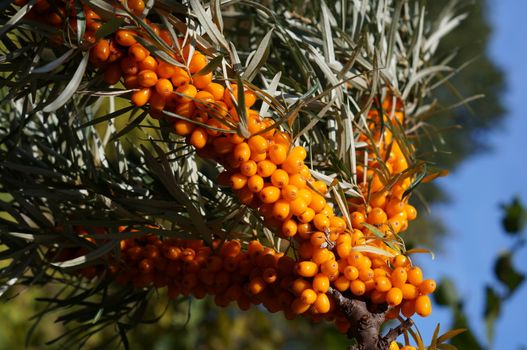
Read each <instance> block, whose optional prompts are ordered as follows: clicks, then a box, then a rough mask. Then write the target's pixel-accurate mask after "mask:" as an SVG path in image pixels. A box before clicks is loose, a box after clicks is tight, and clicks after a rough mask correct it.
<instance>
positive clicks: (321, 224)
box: [313, 214, 329, 231]
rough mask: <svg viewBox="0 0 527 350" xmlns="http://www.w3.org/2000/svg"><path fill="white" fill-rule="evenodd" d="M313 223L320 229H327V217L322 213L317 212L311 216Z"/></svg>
mask: <svg viewBox="0 0 527 350" xmlns="http://www.w3.org/2000/svg"><path fill="white" fill-rule="evenodd" d="M313 224H314V225H315V227H316V228H317V229H318V230H320V231H325V230H328V229H329V218H328V217H327V216H326V215H324V214H317V215H315V217H314V218H313Z"/></svg>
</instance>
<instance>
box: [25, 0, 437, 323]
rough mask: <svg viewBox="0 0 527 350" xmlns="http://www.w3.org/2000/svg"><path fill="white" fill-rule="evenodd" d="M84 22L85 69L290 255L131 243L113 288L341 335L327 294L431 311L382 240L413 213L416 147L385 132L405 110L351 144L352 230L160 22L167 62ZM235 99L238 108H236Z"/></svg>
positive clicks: (297, 153) (385, 111) (136, 37)
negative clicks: (187, 148)
mask: <svg viewBox="0 0 527 350" xmlns="http://www.w3.org/2000/svg"><path fill="white" fill-rule="evenodd" d="M23 2H24V1H17V3H23ZM37 3H38V4H41V5H39V6H42V8H40V9H39V8H37V9H36V10H35V11H42V13H46V11H48V12H47V13H48V14H49V13H51V12H53V13H56V12H57V11H59V10H60V11H62V12H61V13H60V16H59V17H60V18H61V21H60V23H59V21H56V22H57V23H55V24H54V25H56V26H62V25H63V23H64V20H66V19H67V16H65V14H66V13H68V11H66V10H65V8H68V6H66V4H70V3H69V2H68V3H64V6H65V7H64V9H61V8H60V6H59V7H57V6H54V7H48V8H45V6H44V5H45V4H47V2H46V0H42V1H38V2H37ZM57 3H59V4H60V2H57ZM131 3H132V2H131V1H129V2H128V7H129V8H130V9H131V10H132V11H134V12H136V13H140V12H142V10H143V9H144V3H143V2H142V1H141V0H139V1H134V2H133V4H131ZM42 4H44V5H42ZM48 5H49V4H48ZM132 5H133V6H132ZM70 6H71V5H70ZM50 11H51V12H50ZM85 15H86V18H87V28H88V30H87V31H86V34H85V41H86V42H87V43H91V44H92V45H91V46H90V48H89V50H90V62H91V64H92V65H93V67H95V68H98V69H100V70H101V71H102V72H103V75H104V80H105V82H106V83H107V84H110V85H114V84H118V83H122V84H123V85H124V86H125V87H127V88H129V89H133V92H132V94H131V97H130V100H131V102H132V103H133V104H134V105H136V106H138V107H143V106H145V107H149V109H150V113H151V115H152V116H153V117H155V118H157V119H163V120H164V121H163V122H166V123H168V124H169V125H171V126H172V128H173V131H174V132H175V133H176V134H178V135H180V136H185V137H186V140H187V142H188V144H189V145H192V146H193V147H194V148H195V149H196V150H197V152H198V154H199V155H200V156H202V157H206V158H209V159H213V160H215V161H216V162H217V163H218V164H220V165H221V166H222V167H223V168H224V171H223V173H222V174H221V176H220V179H219V182H220V183H221V184H226V185H228V186H230V187H231V188H232V190H233V191H234V192H235V193H236V195H237V197H238V198H239V200H240V202H241V203H243V204H245V205H248V206H250V207H251V208H253V209H255V210H257V211H258V213H259V214H260V215H261V216H262V217H263V219H264V221H265V224H266V225H267V226H268V227H269V228H273V229H274V230H275V232H276V234H277V235H278V236H279V237H282V238H287V239H290V241H291V243H292V246H293V248H294V250H295V252H296V256H297V258H296V259H293V258H291V257H289V256H286V255H284V254H283V253H278V252H276V251H274V250H272V249H270V248H265V247H263V246H262V245H261V244H260V243H259V242H256V241H254V242H251V243H250V244H249V246H248V247H247V250H246V251H244V250H243V249H242V246H241V244H240V243H239V242H237V241H227V242H224V243H223V244H219V245H218V244H216V245H213V246H212V247H209V246H205V245H204V244H203V242H201V241H190V240H172V239H162V238H159V237H155V236H148V237H145V238H144V239H128V240H124V241H123V242H122V244H121V252H122V259H121V260H122V261H121V263H116V264H114V265H112V271H113V272H114V273H115V274H116V279H117V280H118V281H119V282H120V283H128V282H132V283H133V284H134V285H135V286H137V287H144V286H147V285H151V284H153V285H154V286H156V287H164V286H168V288H169V294H170V295H171V296H173V297H175V296H176V295H180V294H183V295H194V296H196V297H203V296H205V295H206V294H211V295H215V299H216V302H217V304H218V305H222V306H224V305H227V304H228V303H229V302H231V301H234V300H236V301H237V302H238V304H239V305H240V307H241V308H246V307H249V305H250V304H259V303H262V304H263V305H264V306H265V307H266V308H267V309H269V310H270V311H272V312H275V311H279V310H282V311H284V313H285V314H286V315H288V316H291V317H292V316H293V315H295V314H306V315H308V316H309V317H311V318H313V319H322V318H324V319H329V320H336V322H337V325H338V327H339V329H342V330H344V331H345V330H346V327H347V321H346V319H345V318H343V317H342V316H339V314H338V310H334V309H335V308H334V306H333V301H332V299H331V298H330V297H328V290H329V289H330V288H334V289H336V290H339V291H341V292H343V293H347V295H353V296H355V297H358V298H363V299H366V300H369V301H371V302H372V303H375V304H384V303H386V304H388V305H389V306H390V307H391V310H390V313H389V315H390V317H396V316H397V315H399V313H402V314H403V315H404V316H406V317H410V316H412V315H413V314H414V313H417V314H419V315H421V316H427V315H429V314H430V312H431V304H430V299H429V297H428V294H430V293H431V292H433V291H434V289H435V282H434V281H433V280H429V279H423V275H422V272H421V270H420V269H419V267H416V266H412V264H411V262H410V260H409V259H408V258H407V257H406V256H404V255H402V254H397V252H396V251H394V250H393V249H392V248H390V246H389V245H388V244H387V243H386V241H387V240H388V241H389V240H390V239H393V236H394V235H397V234H399V233H400V232H402V231H404V230H405V229H406V228H407V226H408V221H411V220H413V219H415V217H416V215H417V212H416V210H415V208H414V207H413V206H411V205H410V204H408V198H407V196H406V197H405V196H404V194H405V191H406V190H408V188H409V186H410V184H411V181H412V176H411V175H408V172H407V171H406V170H407V169H408V162H409V159H408V158H409V157H408V153H412V152H413V150H411V149H410V150H406V151H405V152H403V150H402V149H401V143H399V142H398V141H397V140H396V138H395V137H394V133H392V131H391V130H393V129H396V128H398V127H402V128H404V123H405V121H404V112H403V106H402V102H401V101H399V100H397V102H396V103H395V104H393V105H392V104H391V103H384V104H380V103H376V104H375V107H376V109H372V111H371V112H370V114H369V116H368V122H369V125H368V126H369V129H368V130H365V131H363V132H361V134H360V135H359V140H361V141H364V142H365V143H366V144H367V145H368V148H367V149H366V150H363V151H360V152H359V157H358V158H361V156H363V157H362V158H366V160H365V161H364V163H363V164H361V165H360V166H359V167H358V169H357V176H358V178H359V179H363V180H364V181H361V185H360V190H361V192H362V195H363V198H360V199H357V198H353V199H349V200H348V202H349V205H350V207H351V208H352V212H351V213H350V216H351V223H350V224H351V227H350V226H349V225H348V224H347V222H346V220H344V219H343V218H342V217H340V216H337V215H335V213H334V210H333V207H332V206H331V205H329V204H328V203H327V192H328V188H327V186H326V184H325V183H324V182H322V181H317V180H315V179H314V178H313V177H312V175H311V173H310V171H309V168H308V167H307V165H306V164H305V163H304V160H305V159H306V157H307V151H306V149H305V148H304V147H302V146H295V145H294V144H293V143H292V141H291V137H290V135H289V134H288V133H286V132H284V131H282V130H280V129H279V128H278V127H276V126H275V122H274V121H273V119H272V118H265V117H262V116H260V115H259V113H258V112H257V111H256V110H252V109H251V108H252V107H253V106H254V105H255V104H257V103H258V97H259V96H258V94H257V93H256V92H255V91H251V89H249V88H247V87H246V86H238V85H236V84H233V83H229V82H228V81H224V80H217V81H214V74H213V72H212V71H209V70H207V69H205V70H204V68H205V67H206V66H207V65H208V63H209V60H208V58H207V57H206V56H205V55H204V54H202V53H201V52H199V51H198V50H196V49H195V48H194V47H192V46H191V45H190V44H188V43H185V42H184V40H183V39H182V38H177V40H173V39H174V38H173V37H172V36H171V35H170V33H169V32H168V31H167V30H165V29H162V28H160V27H159V26H158V25H156V24H153V23H151V22H149V21H147V20H145V23H146V24H147V25H149V26H150V28H151V29H152V31H153V32H154V33H155V34H156V35H157V36H158V37H159V38H160V39H161V40H162V41H164V43H165V44H166V46H167V47H169V48H171V50H172V52H170V57H171V59H170V60H168V61H170V63H169V62H167V60H166V58H165V60H162V59H160V58H159V57H156V56H153V55H152V54H151V52H149V50H148V49H147V48H145V46H143V45H142V44H141V43H140V41H141V42H143V41H151V38H150V37H149V35H148V33H146V32H145V31H144V30H143V29H141V28H139V27H136V28H132V29H129V28H127V29H119V30H117V31H116V32H115V33H113V34H111V35H109V36H108V37H106V38H101V39H99V40H95V32H96V30H97V29H98V28H99V27H100V26H101V25H102V21H101V19H100V17H99V16H98V15H97V14H96V13H95V12H94V11H92V10H91V9H89V8H88V7H86V8H85ZM72 20H74V18H71V17H70V19H69V21H70V22H72ZM73 22H75V21H73ZM71 27H72V28H73V25H71ZM140 38H141V39H140ZM239 91H240V92H242V93H239ZM242 95H243V100H244V103H243V105H244V107H245V110H242V109H241V106H240V104H239V101H238V97H239V96H242ZM165 111H166V112H169V113H170V114H171V115H177V118H175V117H173V116H168V115H167V113H165ZM240 113H241V114H242V115H239V114H240ZM241 126H243V128H241ZM242 129H243V131H241V132H240V130H242ZM368 154H369V155H375V157H374V158H372V157H371V156H368ZM381 164H383V166H382V167H381ZM383 169H384V170H383ZM390 179H397V181H395V182H394V183H391V182H390V181H389V180H390ZM373 231H375V232H373ZM379 232H380V234H382V235H383V237H379ZM368 248H372V249H368ZM373 248H374V249H373ZM375 249H377V250H378V249H381V250H382V251H384V252H386V254H378V253H375ZM392 256H395V257H392ZM117 272H118V273H117ZM348 326H349V325H348Z"/></svg>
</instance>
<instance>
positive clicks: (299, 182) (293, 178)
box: [289, 174, 307, 190]
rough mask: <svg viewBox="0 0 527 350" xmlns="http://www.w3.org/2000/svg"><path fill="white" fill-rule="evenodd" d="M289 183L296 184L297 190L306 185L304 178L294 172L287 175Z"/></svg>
mask: <svg viewBox="0 0 527 350" xmlns="http://www.w3.org/2000/svg"><path fill="white" fill-rule="evenodd" d="M289 184H290V185H293V186H296V188H298V189H299V190H301V189H302V188H304V187H306V184H307V182H306V179H304V177H303V176H302V175H300V174H294V175H290V176H289Z"/></svg>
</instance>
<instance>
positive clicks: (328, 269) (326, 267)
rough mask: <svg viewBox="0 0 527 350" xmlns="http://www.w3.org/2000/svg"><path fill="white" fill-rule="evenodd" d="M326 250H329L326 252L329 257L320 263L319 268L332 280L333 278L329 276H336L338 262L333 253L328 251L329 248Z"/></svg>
mask: <svg viewBox="0 0 527 350" xmlns="http://www.w3.org/2000/svg"><path fill="white" fill-rule="evenodd" d="M324 250H327V249H324ZM327 251H328V252H329V254H328V256H329V259H328V260H327V261H325V262H324V263H322V264H321V265H320V266H321V267H320V270H321V271H322V273H323V274H325V275H326V276H328V277H330V280H331V281H332V280H333V279H332V278H331V276H336V275H337V274H338V272H339V264H338V263H337V262H336V261H335V256H334V254H333V253H332V252H330V251H329V250H327Z"/></svg>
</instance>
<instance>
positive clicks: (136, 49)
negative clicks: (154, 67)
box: [128, 43, 150, 62]
mask: <svg viewBox="0 0 527 350" xmlns="http://www.w3.org/2000/svg"><path fill="white" fill-rule="evenodd" d="M148 55H150V52H148V50H147V49H145V48H144V46H143V45H141V44H139V43H135V44H133V45H132V46H130V47H129V48H128V56H129V57H131V58H132V59H134V60H135V61H136V62H141V61H142V60H144V59H145V58H146V57H147V56H148Z"/></svg>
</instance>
